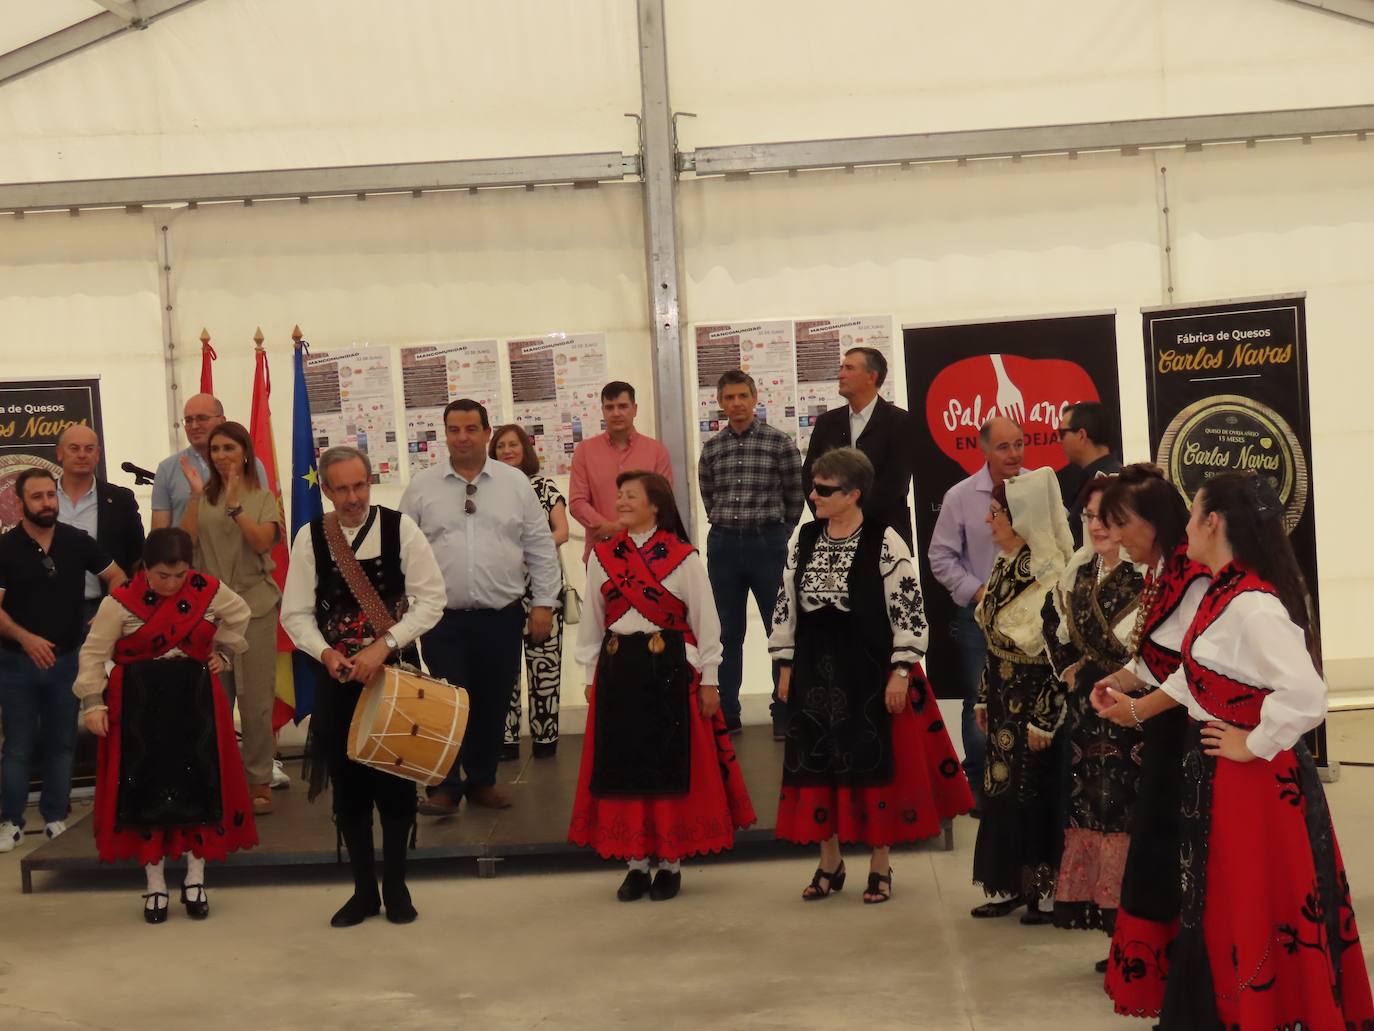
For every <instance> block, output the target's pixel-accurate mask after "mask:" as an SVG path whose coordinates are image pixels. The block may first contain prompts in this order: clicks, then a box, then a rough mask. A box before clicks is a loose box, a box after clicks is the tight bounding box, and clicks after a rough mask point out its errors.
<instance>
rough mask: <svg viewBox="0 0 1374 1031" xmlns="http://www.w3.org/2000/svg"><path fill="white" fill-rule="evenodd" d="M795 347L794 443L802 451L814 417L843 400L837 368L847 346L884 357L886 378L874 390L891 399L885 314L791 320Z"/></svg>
mask: <svg viewBox="0 0 1374 1031" xmlns="http://www.w3.org/2000/svg"><path fill="white" fill-rule="evenodd" d="M793 325H794V327H795V329H794V336H795V339H796V348H797V429H798V440H797V444H798V445H799V446H800V447H801V450H802V452H803V453H805V452H806V446H807V444H809V443H810V441H811V429H812V427H813V426H815V424H816V420H817V419H818V418H819V417H820V416H821V415H822V414H824V413H825V412H826V411H827V410H829V409H831V408H839V407H840V406H841V405H842V404H844V403H845V401H844V398H842V397H840V391H839V387H838V383H837V379H838V377H837V370H838V369H839V367H840V361H841V359H842V358H843V357H844V353H845V352H846V351H848V350H849V349H850V348H851V347H872V348H876V349H877V350H879V351H881V352H882V355H883V357H884V358H886V359H887V366H888V377H887V379H886V380H885V381H884V382H883V385H882V386H881V387H880V388H879V390H878V393H879V394H881V395H882V396H883V398H884V399H885V400H888V401H892V400H895V398H896V394H895V392H894V391H895V389H896V388H895V382H894V380H893V377H892V375H891V370H892V318H891V317H890V316H888V315H868V316H855V317H852V318H840V319H798V320H797V321H796V322H795V323H793Z"/></svg>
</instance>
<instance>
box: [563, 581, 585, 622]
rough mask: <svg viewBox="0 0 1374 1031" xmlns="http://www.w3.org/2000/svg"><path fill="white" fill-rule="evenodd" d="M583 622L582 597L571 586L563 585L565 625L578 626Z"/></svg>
mask: <svg viewBox="0 0 1374 1031" xmlns="http://www.w3.org/2000/svg"><path fill="white" fill-rule="evenodd" d="M580 622H582V595H580V594H578V593H577V588H576V587H573V586H572V585H571V584H564V585H563V623H564V625H566V626H576V625H577V624H578V623H580Z"/></svg>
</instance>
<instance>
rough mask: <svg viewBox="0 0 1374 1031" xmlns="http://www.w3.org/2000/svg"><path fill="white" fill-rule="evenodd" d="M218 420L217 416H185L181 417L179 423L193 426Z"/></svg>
mask: <svg viewBox="0 0 1374 1031" xmlns="http://www.w3.org/2000/svg"><path fill="white" fill-rule="evenodd" d="M218 418H219V416H218V415H187V416H185V417H183V418H182V420H181V421H182V422H184V423H186V425H188V426H193V425H198V424H200V423H203V422H213V421H214V420H215V419H218Z"/></svg>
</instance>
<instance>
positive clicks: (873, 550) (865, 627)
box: [793, 519, 892, 669]
mask: <svg viewBox="0 0 1374 1031" xmlns="http://www.w3.org/2000/svg"><path fill="white" fill-rule="evenodd" d="M824 529H825V523H824V522H823V521H822V520H820V519H815V520H812V521H811V522H809V523H806V524H805V525H803V526H802V528H801V530H799V531H798V533H797V569H796V574H795V575H796V581H795V583H794V585H793V589H794V592H795V595H796V597H797V599H798V606H800V599H801V596H802V594H803V591H802V574H804V573H805V572H806V567H807V566H808V565H809V564H810V562H811V553H812V552H813V551H815V550H816V542H817V541H819V540H820V537H821V533H822V531H824ZM886 530H887V527H886V525H885V524H883V523H880V522H878V521H877V520H874V521H873V522H871V523H870V522H868V521H867V520H865V521H864V524H863V526H862V527H861V528H860V531H859V532H860V534H861V536H860V537H859V546H858V548H857V549H855V552H854V563H853V565H851V566H850V567H849V611H850V612H851V613H852V614H853V616H854V628H855V631H856V632H857V634H858V636H859V638H860V640H861V642H862V643H863V646H864V651H866V652H867V653H868V654H869V656H870V657H871V658H872V659H873V661H874V662H876V663H877V664H878V665H880V666H882V667H883V668H884V669H886V668H887V667H888V664H889V663H890V662H891V661H892V625H891V623H890V622H889V621H888V614H887V592H886V588H885V587H884V586H883V575H882V569H881V559H882V554H883V537H884V536H885V533H886ZM801 615H802V613H801V609H800V607H799V608H798V610H797V618H798V620H799V621H800V619H801Z"/></svg>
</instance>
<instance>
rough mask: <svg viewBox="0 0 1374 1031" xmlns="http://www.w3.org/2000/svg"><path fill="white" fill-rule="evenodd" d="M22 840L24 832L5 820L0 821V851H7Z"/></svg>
mask: <svg viewBox="0 0 1374 1031" xmlns="http://www.w3.org/2000/svg"><path fill="white" fill-rule="evenodd" d="M23 840H24V832H23V831H21V830H20V829H19V827H18V826H17V825H16V824H14V823H12V822H10V821H9V820H6V821H5V822H4V823H0V852H9V851H12V850H13V849H14V847H15V846H16V845H18V844H19V843H20V842H21V841H23Z"/></svg>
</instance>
